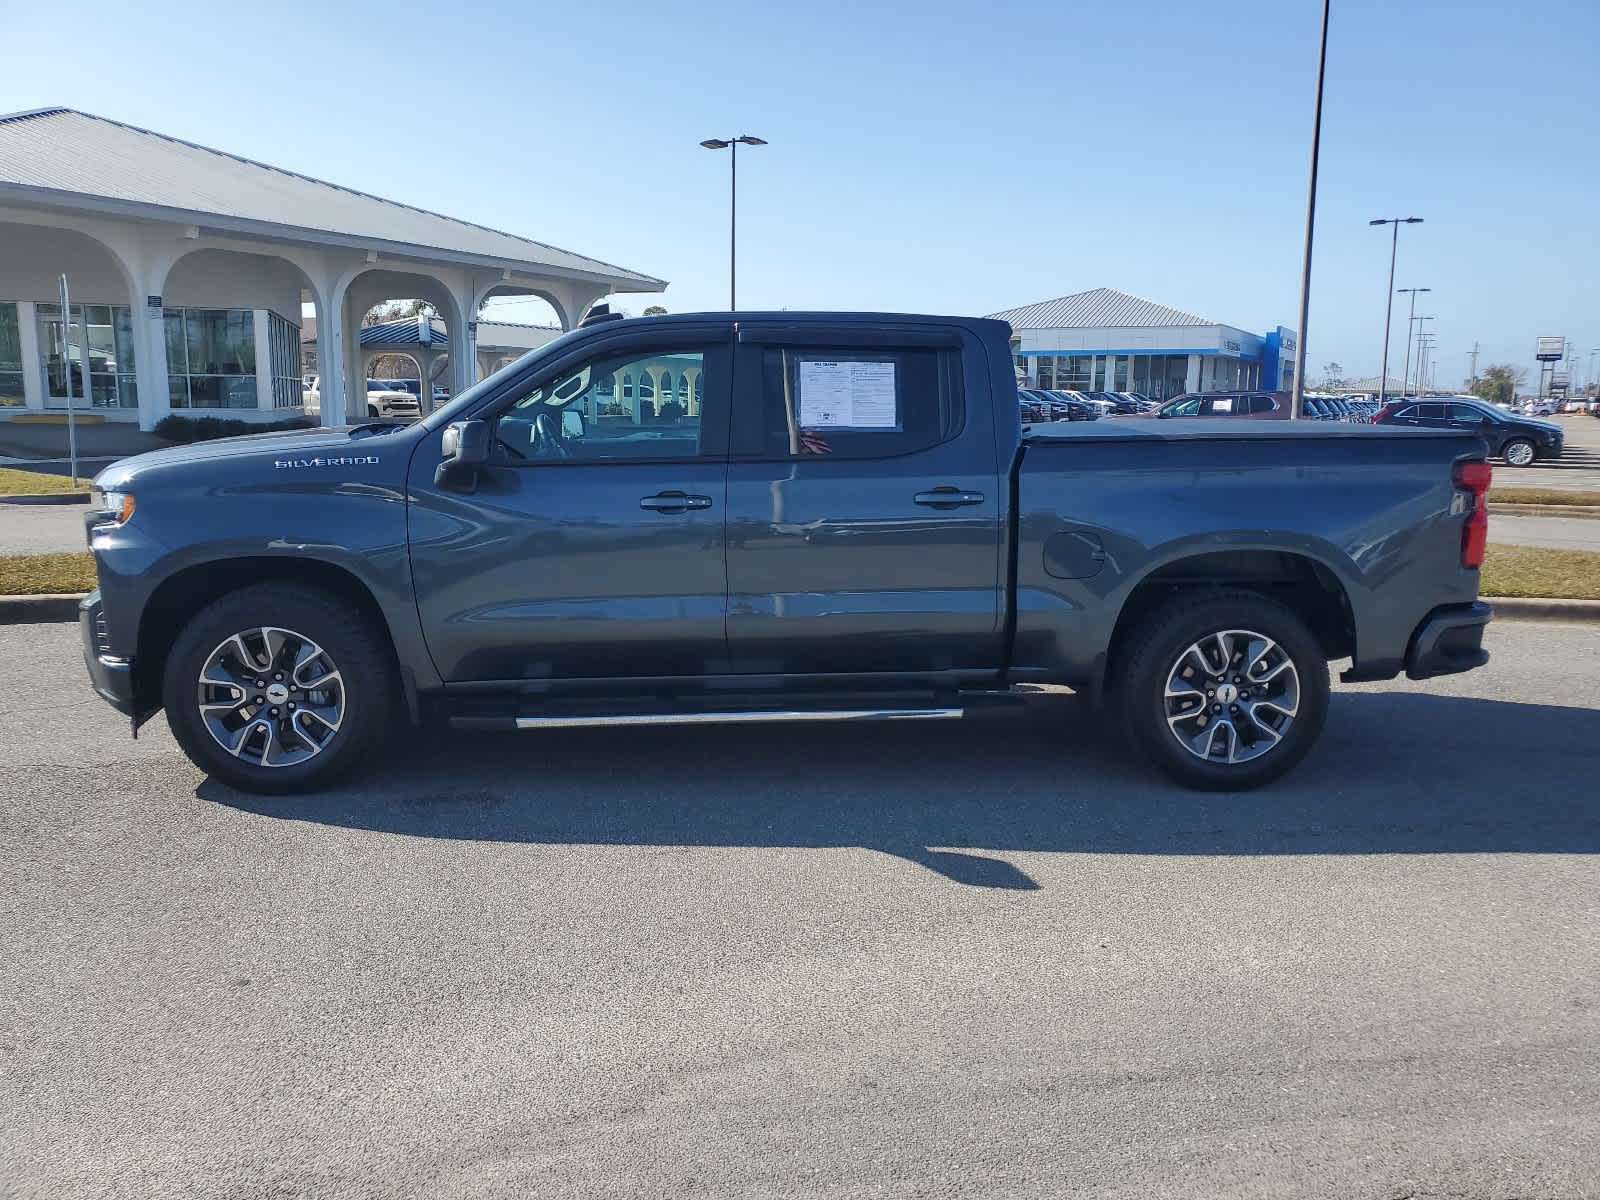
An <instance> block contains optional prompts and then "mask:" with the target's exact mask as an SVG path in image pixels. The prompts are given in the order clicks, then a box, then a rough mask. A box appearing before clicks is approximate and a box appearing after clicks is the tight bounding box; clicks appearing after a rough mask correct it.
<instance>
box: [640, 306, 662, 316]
mask: <svg viewBox="0 0 1600 1200" xmlns="http://www.w3.org/2000/svg"><path fill="white" fill-rule="evenodd" d="M644 315H645V316H647V317H664V316H666V315H667V310H666V309H664V308H662V307H661V305H659V304H652V305H651V306H650V307H649V308H647V309H645V310H644Z"/></svg>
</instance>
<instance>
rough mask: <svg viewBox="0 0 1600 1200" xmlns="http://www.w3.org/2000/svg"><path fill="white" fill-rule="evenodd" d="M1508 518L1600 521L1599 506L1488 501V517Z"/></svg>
mask: <svg viewBox="0 0 1600 1200" xmlns="http://www.w3.org/2000/svg"><path fill="white" fill-rule="evenodd" d="M1496 513H1500V514H1503V515H1505V516H1509V517H1584V518H1587V519H1588V520H1591V521H1600V504H1503V503H1497V502H1496V501H1494V500H1491V501H1489V515H1490V516H1491V517H1492V516H1494V515H1495V514H1496Z"/></svg>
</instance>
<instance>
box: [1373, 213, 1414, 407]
mask: <svg viewBox="0 0 1600 1200" xmlns="http://www.w3.org/2000/svg"><path fill="white" fill-rule="evenodd" d="M1367 224H1368V225H1393V226H1394V234H1393V236H1391V237H1390V238H1389V294H1388V295H1387V296H1385V297H1384V300H1383V369H1382V370H1380V371H1379V372H1378V402H1379V403H1380V404H1381V403H1382V402H1383V401H1385V400H1387V399H1388V398H1389V324H1390V320H1391V318H1392V317H1393V316H1394V259H1395V254H1396V253H1397V252H1398V251H1399V249H1400V226H1402V225H1421V224H1422V218H1421V217H1379V218H1378V219H1377V220H1375V221H1368V222H1367ZM1410 336H1411V331H1410V330H1407V331H1406V337H1407V339H1408V341H1407V345H1408V346H1409V345H1410V342H1409V338H1410Z"/></svg>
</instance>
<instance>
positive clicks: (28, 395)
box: [17, 300, 138, 408]
mask: <svg viewBox="0 0 1600 1200" xmlns="http://www.w3.org/2000/svg"><path fill="white" fill-rule="evenodd" d="M17 335H18V341H19V342H20V343H21V346H20V348H21V350H22V400H23V403H24V404H25V405H26V406H27V407H28V408H43V407H44V359H43V358H41V357H40V356H39V319H38V314H37V311H36V310H35V309H34V306H33V301H31V300H21V301H18V303H17ZM134 353H135V354H138V351H137V350H135V351H134ZM135 361H137V359H136V360H135Z"/></svg>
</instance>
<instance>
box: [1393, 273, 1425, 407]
mask: <svg viewBox="0 0 1600 1200" xmlns="http://www.w3.org/2000/svg"><path fill="white" fill-rule="evenodd" d="M1389 269H1390V270H1391V271H1392V270H1394V264H1393V263H1390V265H1389ZM1395 290H1396V291H1400V292H1410V293H1411V315H1410V316H1409V317H1407V318H1406V369H1405V374H1403V375H1401V376H1400V390H1401V391H1404V390H1405V386H1406V385H1405V381H1406V380H1408V379H1410V378H1411V323H1412V322H1413V321H1415V320H1416V319H1417V293H1418V292H1431V291H1433V289H1432V288H1397V289H1395Z"/></svg>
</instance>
